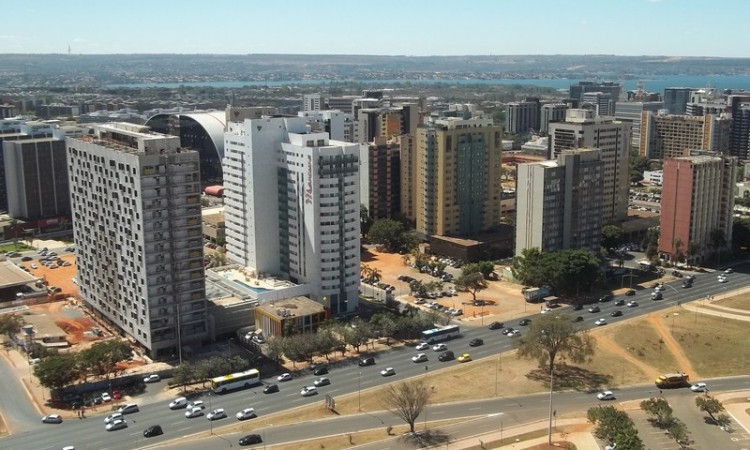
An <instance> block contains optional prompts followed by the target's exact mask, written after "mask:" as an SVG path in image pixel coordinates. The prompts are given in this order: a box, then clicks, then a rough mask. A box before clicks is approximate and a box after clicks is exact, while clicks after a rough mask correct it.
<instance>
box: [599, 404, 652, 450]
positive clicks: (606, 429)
mask: <svg viewBox="0 0 750 450" xmlns="http://www.w3.org/2000/svg"><path fill="white" fill-rule="evenodd" d="M586 416H587V418H588V421H589V422H591V423H592V424H594V425H595V426H596V428H594V436H596V437H597V438H599V439H602V440H608V441H610V442H617V450H645V448H646V447H645V446H644V445H643V441H641V438H640V437H639V436H638V430H636V428H635V424H634V423H633V419H631V418H630V416H628V414H627V413H626V412H625V411H620V410H619V409H617V408H615V407H614V406H596V407H593V408H589V410H588V412H587V414H586Z"/></svg>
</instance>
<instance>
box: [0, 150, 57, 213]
mask: <svg viewBox="0 0 750 450" xmlns="http://www.w3.org/2000/svg"><path fill="white" fill-rule="evenodd" d="M2 146H3V155H4V160H5V186H6V187H7V192H8V213H9V214H10V215H11V217H15V218H19V219H20V218H23V219H26V220H29V219H42V218H52V217H68V218H69V217H70V192H69V190H68V161H67V157H66V155H65V152H66V148H65V140H64V139H56V138H37V139H24V140H17V141H7V142H3V143H2Z"/></svg>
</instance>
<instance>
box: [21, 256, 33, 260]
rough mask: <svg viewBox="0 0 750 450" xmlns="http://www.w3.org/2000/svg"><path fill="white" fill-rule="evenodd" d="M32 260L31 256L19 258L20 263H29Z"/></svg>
mask: <svg viewBox="0 0 750 450" xmlns="http://www.w3.org/2000/svg"><path fill="white" fill-rule="evenodd" d="M32 259H34V258H32V257H31V256H24V257H23V258H21V261H31V260H32Z"/></svg>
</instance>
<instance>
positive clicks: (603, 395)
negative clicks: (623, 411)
mask: <svg viewBox="0 0 750 450" xmlns="http://www.w3.org/2000/svg"><path fill="white" fill-rule="evenodd" d="M596 398H598V399H599V400H614V399H615V394H614V392H612V391H602V392H600V393H598V394H596Z"/></svg>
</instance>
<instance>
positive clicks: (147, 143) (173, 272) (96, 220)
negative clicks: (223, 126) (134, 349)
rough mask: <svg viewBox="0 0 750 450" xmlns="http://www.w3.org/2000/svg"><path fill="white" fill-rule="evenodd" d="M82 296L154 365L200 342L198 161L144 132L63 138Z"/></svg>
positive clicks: (105, 128) (120, 127) (169, 140)
mask: <svg viewBox="0 0 750 450" xmlns="http://www.w3.org/2000/svg"><path fill="white" fill-rule="evenodd" d="M67 147H68V167H69V173H68V176H69V183H70V186H71V194H70V195H71V197H70V198H71V207H72V210H73V225H74V228H73V231H74V239H75V244H76V262H77V270H78V273H77V275H76V279H77V281H78V287H79V291H80V296H81V298H82V299H83V301H84V302H85V303H86V305H87V306H89V307H90V308H91V310H92V311H93V312H94V313H95V314H96V315H97V316H99V317H100V318H102V319H104V320H105V321H107V322H108V323H110V324H111V325H113V326H115V327H116V328H117V329H118V330H120V331H121V332H123V333H124V334H126V335H128V336H130V337H131V338H132V339H133V340H134V341H135V342H137V343H138V344H139V345H141V346H142V347H143V348H144V349H145V350H146V351H147V352H148V354H149V355H151V356H152V357H155V358H172V357H176V356H177V355H178V353H180V352H181V351H182V347H183V346H184V345H185V344H187V343H199V342H201V341H203V340H204V339H205V338H206V335H207V324H206V293H205V277H204V273H203V238H202V234H201V204H200V168H199V164H200V162H199V155H198V153H197V152H195V151H189V150H185V149H182V148H181V147H180V139H179V138H178V137H176V136H167V135H163V134H159V133H154V132H152V131H150V130H149V129H148V127H144V126H142V125H133V124H126V123H113V124H106V125H98V126H96V127H95V135H94V136H84V137H81V138H69V139H68V140H67Z"/></svg>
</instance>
